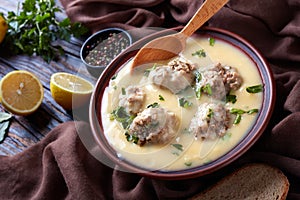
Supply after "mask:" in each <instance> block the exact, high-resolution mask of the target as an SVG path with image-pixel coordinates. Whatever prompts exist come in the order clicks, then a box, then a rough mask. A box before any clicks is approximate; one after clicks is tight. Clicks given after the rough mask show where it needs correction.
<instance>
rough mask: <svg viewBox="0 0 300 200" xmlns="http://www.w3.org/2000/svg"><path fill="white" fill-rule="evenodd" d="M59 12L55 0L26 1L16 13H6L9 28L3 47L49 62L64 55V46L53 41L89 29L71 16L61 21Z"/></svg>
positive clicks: (83, 32)
mask: <svg viewBox="0 0 300 200" xmlns="http://www.w3.org/2000/svg"><path fill="white" fill-rule="evenodd" d="M57 12H62V10H61V9H60V8H59V7H57V6H56V5H55V1H54V0H25V1H24V2H23V3H22V8H21V9H19V6H18V10H17V13H14V12H12V11H10V12H8V14H7V17H6V21H7V23H8V31H7V34H6V37H5V40H4V41H3V44H2V45H4V48H3V49H5V50H6V51H9V52H11V53H12V54H15V55H16V54H26V55H29V56H31V55H37V56H42V58H43V59H44V60H45V61H47V62H50V61H51V60H53V59H54V58H56V57H57V56H58V55H62V54H64V50H63V48H62V47H61V46H59V45H58V44H54V42H56V41H58V40H66V41H69V40H70V38H71V36H72V35H73V36H74V37H80V36H81V35H83V34H85V33H87V31H88V30H87V29H86V28H85V27H84V26H82V25H81V24H80V23H77V22H76V23H71V21H70V19H69V18H65V19H63V20H62V21H58V20H57V19H56V17H55V14H56V13H57ZM0 14H2V15H4V14H3V13H0Z"/></svg>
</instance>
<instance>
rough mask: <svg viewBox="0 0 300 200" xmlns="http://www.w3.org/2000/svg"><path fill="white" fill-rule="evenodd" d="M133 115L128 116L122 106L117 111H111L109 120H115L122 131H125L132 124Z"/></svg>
mask: <svg viewBox="0 0 300 200" xmlns="http://www.w3.org/2000/svg"><path fill="white" fill-rule="evenodd" d="M134 118H135V116H134V115H129V114H128V113H127V112H126V109H125V108H124V107H122V106H119V107H118V108H117V109H115V110H113V111H112V112H111V114H110V120H117V121H118V122H120V123H121V124H122V127H123V128H124V129H127V128H128V127H129V126H130V124H131V123H132V121H133V119H134Z"/></svg>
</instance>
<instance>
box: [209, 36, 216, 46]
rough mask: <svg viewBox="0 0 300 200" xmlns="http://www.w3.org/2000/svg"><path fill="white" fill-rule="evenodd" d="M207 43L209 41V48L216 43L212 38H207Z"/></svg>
mask: <svg viewBox="0 0 300 200" xmlns="http://www.w3.org/2000/svg"><path fill="white" fill-rule="evenodd" d="M208 41H209V45H210V46H214V45H215V43H216V40H215V38H212V37H210V38H208Z"/></svg>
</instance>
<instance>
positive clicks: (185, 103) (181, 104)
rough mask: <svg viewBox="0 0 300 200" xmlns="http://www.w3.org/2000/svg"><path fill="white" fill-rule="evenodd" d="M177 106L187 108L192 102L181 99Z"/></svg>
mask: <svg viewBox="0 0 300 200" xmlns="http://www.w3.org/2000/svg"><path fill="white" fill-rule="evenodd" d="M179 105H180V106H181V107H183V108H189V107H191V106H192V105H193V103H192V102H189V101H188V100H187V99H185V98H184V97H181V98H180V99H179Z"/></svg>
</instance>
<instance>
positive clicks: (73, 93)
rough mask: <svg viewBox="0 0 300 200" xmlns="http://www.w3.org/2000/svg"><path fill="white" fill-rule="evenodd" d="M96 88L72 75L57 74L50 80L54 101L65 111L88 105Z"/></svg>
mask: <svg viewBox="0 0 300 200" xmlns="http://www.w3.org/2000/svg"><path fill="white" fill-rule="evenodd" d="M93 89H94V86H93V84H92V83H90V82H89V81H87V80H85V79H83V78H81V77H79V76H77V75H73V74H70V73H66V72H57V73H54V74H52V76H51V79H50V91H51V95H52V97H53V99H54V100H55V101H56V102H57V103H58V104H59V105H60V106H62V107H63V108H64V109H66V110H71V109H76V108H79V107H81V106H83V105H84V104H86V103H87V102H88V101H89V99H90V96H91V94H92V92H93Z"/></svg>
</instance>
